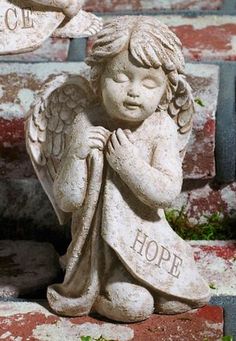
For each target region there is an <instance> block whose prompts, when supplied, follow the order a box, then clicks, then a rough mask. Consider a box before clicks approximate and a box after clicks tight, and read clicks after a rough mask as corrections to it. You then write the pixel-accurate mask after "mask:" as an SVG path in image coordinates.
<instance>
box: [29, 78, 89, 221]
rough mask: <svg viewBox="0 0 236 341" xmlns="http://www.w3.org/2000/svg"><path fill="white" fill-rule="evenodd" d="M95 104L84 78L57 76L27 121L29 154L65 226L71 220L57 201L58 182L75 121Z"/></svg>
mask: <svg viewBox="0 0 236 341" xmlns="http://www.w3.org/2000/svg"><path fill="white" fill-rule="evenodd" d="M93 100H94V94H93V92H92V90H91V88H90V85H89V82H88V81H87V80H86V79H85V78H84V77H81V76H71V75H60V76H56V77H55V78H54V79H53V80H51V81H50V82H48V83H46V84H45V86H44V87H43V89H42V91H41V92H40V93H39V94H38V96H37V98H36V101H35V103H34V104H33V106H32V108H31V110H30V112H29V115H28V117H27V120H26V147H27V151H28V153H29V155H30V158H31V161H32V164H33V166H34V169H35V172H36V174H37V176H38V178H39V181H40V182H41V184H42V186H43V188H44V190H45V192H46V194H47V196H48V197H49V199H50V201H51V203H52V205H53V207H54V209H55V212H56V214H57V217H58V219H59V222H60V223H61V224H63V223H65V222H66V221H67V220H68V218H69V216H68V214H67V213H65V212H63V211H62V210H61V209H60V208H59V207H58V205H57V203H56V201H55V198H54V194H53V183H54V179H55V177H56V174H57V170H58V166H59V164H60V161H61V159H62V158H63V153H64V152H65V151H66V148H67V146H68V143H69V140H70V132H71V128H72V124H73V122H74V119H75V117H76V116H77V115H79V114H80V113H81V112H83V111H84V109H85V108H86V107H87V106H88V105H89V104H91V103H92V102H93Z"/></svg>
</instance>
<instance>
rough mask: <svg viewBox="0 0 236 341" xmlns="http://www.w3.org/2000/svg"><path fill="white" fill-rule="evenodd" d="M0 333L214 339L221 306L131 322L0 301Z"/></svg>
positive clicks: (23, 339) (219, 325)
mask: <svg viewBox="0 0 236 341" xmlns="http://www.w3.org/2000/svg"><path fill="white" fill-rule="evenodd" d="M0 316H2V317H0V331H1V332H0V337H2V338H4V336H5V338H6V337H8V338H9V340H11V339H13V338H14V337H16V336H18V337H21V341H26V340H29V339H30V340H36V339H37V340H38V339H43V340H44V339H47V340H49V339H50V340H59V339H63V340H64V339H65V340H66V339H67V340H75V339H78V338H79V337H80V336H94V337H96V339H97V338H99V337H100V336H101V334H102V335H103V337H104V338H108V337H109V339H113V340H117V341H121V340H123V341H129V340H130V341H131V340H134V341H146V340H148V341H157V340H158V341H166V340H181V341H190V340H196V341H202V340H203V339H204V338H207V340H209V341H216V340H218V339H220V338H221V337H222V336H223V309H222V308H221V307H217V306H206V307H204V308H202V309H198V310H195V311H193V312H189V313H184V314H178V315H174V316H160V315H152V317H151V318H149V319H148V320H147V321H144V322H140V323H134V324H128V325H125V324H117V323H116V324H112V323H104V322H103V321H102V320H101V319H100V318H99V319H96V318H94V317H79V318H71V319H70V318H62V317H59V316H56V315H53V314H52V313H50V312H49V311H48V310H47V309H45V308H44V307H43V306H42V302H41V303H40V304H37V303H27V302H1V303H0Z"/></svg>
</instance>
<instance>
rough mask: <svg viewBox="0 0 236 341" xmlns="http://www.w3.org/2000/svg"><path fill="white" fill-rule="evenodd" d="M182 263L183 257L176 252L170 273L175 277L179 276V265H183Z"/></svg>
mask: <svg viewBox="0 0 236 341" xmlns="http://www.w3.org/2000/svg"><path fill="white" fill-rule="evenodd" d="M182 263H183V259H182V258H180V257H178V256H176V255H175V254H174V260H173V264H172V267H171V269H170V272H169V274H171V275H172V276H173V277H176V278H179V274H180V270H179V271H178V267H179V266H181V265H182Z"/></svg>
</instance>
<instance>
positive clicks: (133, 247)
mask: <svg viewBox="0 0 236 341" xmlns="http://www.w3.org/2000/svg"><path fill="white" fill-rule="evenodd" d="M141 233H142V230H138V233H137V236H136V238H135V241H134V245H133V246H130V247H131V249H133V250H134V251H137V250H135V247H136V244H137V243H140V244H141V246H140V250H139V251H137V253H139V254H140V255H141V256H142V252H143V248H144V244H145V242H146V240H147V237H148V236H147V235H146V234H145V233H144V236H145V237H144V240H140V239H138V238H139V235H140V234H141Z"/></svg>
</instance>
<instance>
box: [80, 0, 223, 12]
mask: <svg viewBox="0 0 236 341" xmlns="http://www.w3.org/2000/svg"><path fill="white" fill-rule="evenodd" d="M222 4H223V0H211V1H207V0H194V1H192V0H160V1H156V0H132V1H129V0H119V1H112V0H108V1H104V2H101V1H99V0H86V2H85V6H84V7H85V8H86V9H87V10H89V11H95V12H116V11H119V12H120V11H127V10H128V11H148V10H160V9H171V10H205V9H206V10H210V9H211V10H213V9H219V8H220V7H221V6H222Z"/></svg>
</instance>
